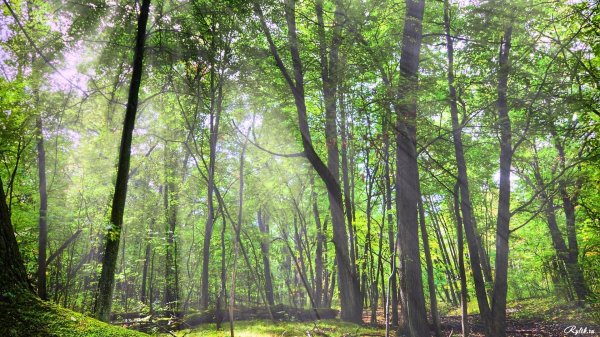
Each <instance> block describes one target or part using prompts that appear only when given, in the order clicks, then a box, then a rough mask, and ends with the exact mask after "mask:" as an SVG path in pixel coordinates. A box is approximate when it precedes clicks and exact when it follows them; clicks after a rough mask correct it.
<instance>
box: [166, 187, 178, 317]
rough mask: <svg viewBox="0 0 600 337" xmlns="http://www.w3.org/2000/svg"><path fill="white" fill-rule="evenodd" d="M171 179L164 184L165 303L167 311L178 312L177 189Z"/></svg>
mask: <svg viewBox="0 0 600 337" xmlns="http://www.w3.org/2000/svg"><path fill="white" fill-rule="evenodd" d="M172 179H173V177H167V183H166V184H165V188H164V206H165V212H166V215H167V217H166V218H167V228H166V229H167V233H166V239H167V246H166V255H165V303H166V305H167V308H168V309H169V310H171V311H178V309H179V289H178V288H179V286H178V284H177V280H178V275H177V255H176V251H177V250H176V245H177V243H176V242H175V229H176V225H177V200H176V199H177V189H176V187H175V183H174V182H173V181H172ZM169 180H171V181H169Z"/></svg>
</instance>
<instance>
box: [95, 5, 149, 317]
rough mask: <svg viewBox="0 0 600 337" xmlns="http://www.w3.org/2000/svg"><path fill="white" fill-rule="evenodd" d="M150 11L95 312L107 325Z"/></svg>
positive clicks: (139, 44) (141, 37) (139, 48)
mask: <svg viewBox="0 0 600 337" xmlns="http://www.w3.org/2000/svg"><path fill="white" fill-rule="evenodd" d="M149 12H150V0H143V2H142V6H141V8H140V16H139V19H138V27H137V35H136V42H135V50H134V55H133V73H132V75H131V83H130V86H129V95H128V98H127V108H126V110H125V121H124V123H123V134H122V136H121V147H120V149H119V164H118V168H117V181H116V184H115V193H114V196H113V202H112V209H111V216H110V224H111V229H110V230H109V232H108V233H107V235H106V248H105V251H104V257H103V259H102V272H101V275H100V280H99V282H98V292H97V297H96V303H95V306H94V312H95V315H96V317H97V318H98V319H99V320H101V321H105V322H107V321H108V320H109V317H110V311H111V306H112V294H113V291H114V281H115V267H116V264H117V257H118V254H119V240H120V238H121V229H122V226H123V213H124V211H125V200H126V196H127V180H128V177H129V166H130V165H129V164H130V157H131V141H132V138H133V129H134V126H135V116H136V113H137V108H138V99H139V97H138V94H139V91H140V84H141V79H142V70H143V63H144V45H145V41H146V23H147V22H148V14H149Z"/></svg>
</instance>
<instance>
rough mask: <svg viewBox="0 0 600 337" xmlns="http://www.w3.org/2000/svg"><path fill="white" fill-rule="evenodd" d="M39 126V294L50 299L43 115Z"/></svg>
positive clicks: (38, 120) (37, 121)
mask: <svg viewBox="0 0 600 337" xmlns="http://www.w3.org/2000/svg"><path fill="white" fill-rule="evenodd" d="M35 124H36V128H37V144H36V146H37V157H38V158H37V159H38V179H39V180H38V186H39V193H40V217H39V239H38V269H37V278H38V283H37V286H38V296H39V297H40V298H41V299H43V300H47V299H48V294H47V290H46V248H47V246H48V193H47V190H46V150H45V148H44V131H43V130H44V125H43V124H42V117H41V116H38V117H37V119H36V123H35Z"/></svg>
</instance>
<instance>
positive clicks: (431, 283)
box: [418, 188, 442, 337]
mask: <svg viewBox="0 0 600 337" xmlns="http://www.w3.org/2000/svg"><path fill="white" fill-rule="evenodd" d="M418 207H419V223H420V226H421V238H422V239H423V251H424V252H425V263H426V264H427V285H428V288H429V304H430V306H431V320H432V321H433V329H434V332H435V335H436V337H441V336H442V329H441V327H440V313H439V312H438V307H437V297H436V294H435V280H434V278H433V262H432V261H431V252H430V250H429V235H428V234H427V226H425V209H424V208H423V201H422V197H421V191H420V188H419V204H418Z"/></svg>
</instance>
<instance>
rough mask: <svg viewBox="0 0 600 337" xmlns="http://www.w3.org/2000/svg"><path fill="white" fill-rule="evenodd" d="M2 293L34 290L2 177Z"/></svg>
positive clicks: (0, 232)
mask: <svg viewBox="0 0 600 337" xmlns="http://www.w3.org/2000/svg"><path fill="white" fill-rule="evenodd" d="M0 270H2V273H1V274H0V294H7V293H13V294H15V293H18V292H23V291H27V292H30V291H31V292H33V290H32V289H31V286H30V285H29V280H28V279H27V272H26V271H25V265H24V264H23V259H22V257H21V252H20V251H19V246H18V245H17V239H16V238H15V231H14V228H13V226H12V222H11V219H10V212H9V211H8V204H7V203H6V195H5V194H4V185H3V184H2V178H1V177H0Z"/></svg>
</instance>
